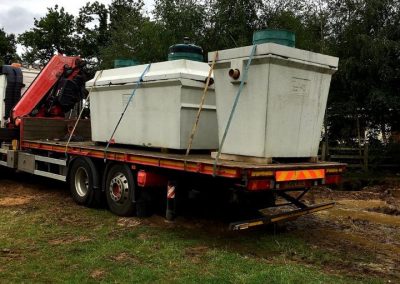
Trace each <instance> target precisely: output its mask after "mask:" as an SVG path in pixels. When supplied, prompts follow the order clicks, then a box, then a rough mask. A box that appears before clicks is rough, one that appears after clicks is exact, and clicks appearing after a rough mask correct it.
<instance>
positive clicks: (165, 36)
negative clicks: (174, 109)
mask: <svg viewBox="0 0 400 284" xmlns="http://www.w3.org/2000/svg"><path fill="white" fill-rule="evenodd" d="M263 28H280V29H288V30H291V31H294V32H295V33H296V47H297V48H300V49H306V50H310V51H314V52H320V53H324V54H328V55H333V56H338V57H339V58H340V63H339V71H338V72H337V73H336V74H335V75H334V77H333V80H332V84H331V92H330V96H329V102H328V109H327V116H326V117H327V119H326V123H325V124H326V127H325V132H326V134H327V137H329V139H330V141H331V142H332V141H334V142H335V143H339V142H346V143H354V141H356V140H359V138H360V137H361V138H363V137H364V133H365V131H368V133H367V136H368V138H369V139H370V140H373V139H376V138H378V137H382V139H383V141H384V142H387V141H388V140H389V136H390V134H391V133H392V132H396V131H400V0H329V1H328V0H303V1H299V0H271V1H266V0H236V1H232V0H203V1H195V0H156V1H155V3H154V8H153V9H152V10H151V11H146V10H145V9H144V2H143V1H142V0H113V1H112V2H111V4H110V5H108V6H106V5H104V4H101V3H99V2H97V1H94V2H89V3H87V4H86V5H84V6H83V7H82V8H81V9H80V11H79V14H78V15H77V16H76V17H75V16H73V15H71V14H69V13H68V12H66V11H65V10H64V8H62V7H59V6H55V7H52V8H48V11H47V14H46V15H45V16H44V17H42V18H39V19H35V22H34V27H33V28H32V29H30V30H28V31H26V32H24V33H22V34H20V35H19V36H18V37H17V38H16V37H15V36H14V35H12V34H7V33H6V32H5V31H4V30H0V56H1V58H2V59H3V61H7V60H10V59H13V58H14V59H15V58H17V57H18V56H17V55H16V52H15V45H16V43H20V44H21V45H22V46H24V48H25V52H24V53H23V54H22V58H21V59H22V60H23V62H25V63H28V64H29V63H33V62H35V61H40V62H42V63H45V62H46V61H47V60H49V58H50V57H51V56H52V55H53V54H54V53H55V52H61V53H64V54H67V55H78V54H79V55H81V56H82V57H83V58H84V59H85V60H86V61H87V62H88V64H89V67H90V68H91V70H97V69H99V68H111V67H112V64H113V60H114V59H118V58H129V59H135V60H137V61H139V62H142V63H148V62H158V61H165V60H166V58H167V52H168V47H169V46H170V45H172V44H175V43H180V42H182V39H183V38H184V37H185V36H188V37H190V39H191V40H192V41H193V42H194V43H196V44H197V45H200V46H202V47H203V49H204V50H205V52H208V51H213V50H221V49H227V48H233V47H237V46H245V45H251V44H252V34H253V32H254V31H255V30H258V29H263Z"/></svg>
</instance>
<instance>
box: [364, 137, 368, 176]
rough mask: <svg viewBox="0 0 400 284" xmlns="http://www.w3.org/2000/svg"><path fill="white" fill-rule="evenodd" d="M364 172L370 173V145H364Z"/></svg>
mask: <svg viewBox="0 0 400 284" xmlns="http://www.w3.org/2000/svg"><path fill="white" fill-rule="evenodd" d="M364 170H365V171H368V143H364Z"/></svg>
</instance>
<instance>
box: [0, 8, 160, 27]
mask: <svg viewBox="0 0 400 284" xmlns="http://www.w3.org/2000/svg"><path fill="white" fill-rule="evenodd" d="M88 1H90V0H0V27H3V28H4V30H5V31H6V33H15V34H19V33H22V32H24V31H26V30H28V29H30V28H32V27H33V21H34V18H40V17H42V16H44V15H45V14H46V12H47V7H54V5H56V4H58V6H60V7H64V8H65V10H66V11H67V12H69V13H71V14H73V15H77V14H78V12H79V8H81V7H82V6H84V5H85V3H86V2H88ZM98 1H99V2H101V3H104V4H106V5H107V4H110V3H111V0H98ZM91 2H94V1H91ZM144 2H145V3H146V8H147V10H151V8H152V5H153V0H145V1H144Z"/></svg>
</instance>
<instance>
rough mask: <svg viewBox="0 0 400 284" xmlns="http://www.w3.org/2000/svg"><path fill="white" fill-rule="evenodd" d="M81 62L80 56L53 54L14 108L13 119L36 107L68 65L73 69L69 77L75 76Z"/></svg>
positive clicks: (25, 114) (28, 112) (26, 113)
mask: <svg viewBox="0 0 400 284" xmlns="http://www.w3.org/2000/svg"><path fill="white" fill-rule="evenodd" d="M79 62H80V57H78V56H63V55H55V56H53V58H52V59H51V60H50V61H49V62H48V63H47V65H46V66H45V67H44V68H43V70H42V71H41V72H40V74H39V75H38V76H37V78H36V79H35V81H33V83H32V84H31V85H30V87H29V88H28V90H26V92H25V93H24V95H23V96H22V98H21V99H20V101H19V102H18V103H17V104H16V105H15V107H14V108H13V110H12V115H11V116H12V120H13V121H15V120H16V119H17V118H20V117H23V116H27V115H29V114H30V113H31V112H32V110H34V109H35V107H36V106H37V105H38V104H39V103H40V101H41V100H42V99H43V97H44V96H46V94H47V93H48V92H49V91H50V89H51V88H52V87H53V86H54V84H55V83H56V82H57V80H58V79H59V77H60V76H61V75H62V73H63V72H64V67H65V66H66V65H68V66H69V67H71V68H72V69H73V72H72V73H71V74H70V75H69V76H68V79H72V78H74V77H75V76H76V75H77V73H78V72H79V68H76V67H77V64H78V63H79Z"/></svg>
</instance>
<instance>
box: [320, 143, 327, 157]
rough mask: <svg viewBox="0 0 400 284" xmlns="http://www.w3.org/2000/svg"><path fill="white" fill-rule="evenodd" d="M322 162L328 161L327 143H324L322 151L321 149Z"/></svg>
mask: <svg viewBox="0 0 400 284" xmlns="http://www.w3.org/2000/svg"><path fill="white" fill-rule="evenodd" d="M321 160H322V161H326V142H325V141H323V142H322V149H321Z"/></svg>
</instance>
